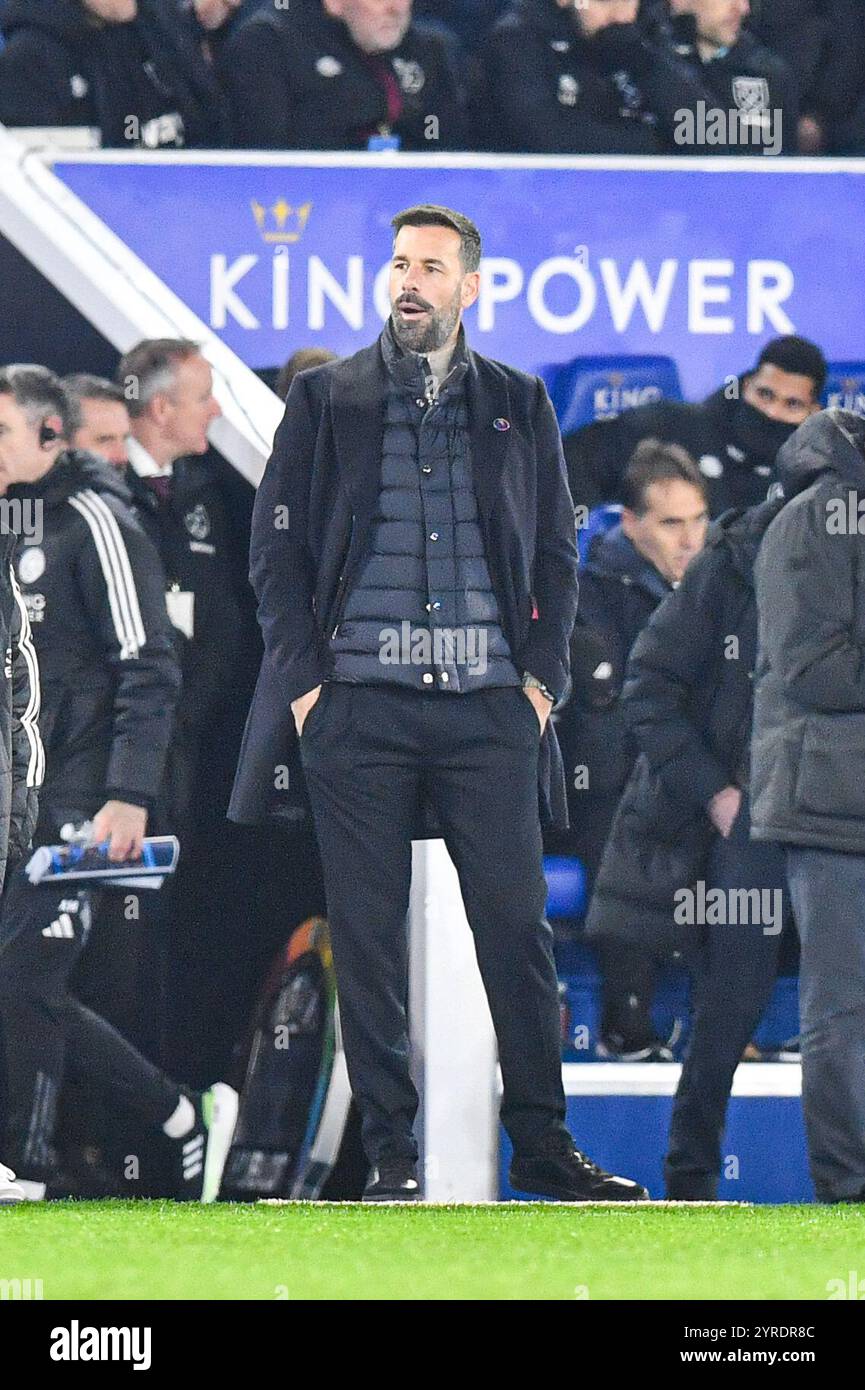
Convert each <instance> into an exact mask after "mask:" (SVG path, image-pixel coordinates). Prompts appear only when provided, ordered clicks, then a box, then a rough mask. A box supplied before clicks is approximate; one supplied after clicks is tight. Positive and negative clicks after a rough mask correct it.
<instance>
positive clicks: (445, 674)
mask: <svg viewBox="0 0 865 1390" xmlns="http://www.w3.org/2000/svg"><path fill="white" fill-rule="evenodd" d="M449 680H450V676H449V675H448V673H447V671H442V684H445V683H446V682H447V681H449Z"/></svg>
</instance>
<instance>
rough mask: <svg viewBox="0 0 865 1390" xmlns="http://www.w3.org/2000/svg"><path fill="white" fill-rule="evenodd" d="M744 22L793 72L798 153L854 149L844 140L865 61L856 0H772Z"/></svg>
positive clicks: (864, 37)
mask: <svg viewBox="0 0 865 1390" xmlns="http://www.w3.org/2000/svg"><path fill="white" fill-rule="evenodd" d="M748 24H749V28H750V29H752V30H753V32H754V34H755V35H756V36H757V38H758V39H759V40H760V41H761V42H762V43H764V44H765V45H766V46H767V47H768V48H770V49H771V50H772V51H773V52H774V53H775V54H776V56H777V57H778V58H780V59H782V61H783V62H785V63H786V64H787V66H788V68H789V69H790V71H791V73H792V75H793V79H794V81H795V83H796V86H797V89H798V91H799V123H798V136H799V152H800V154H827V153H828V154H834V153H838V154H844V153H852V151H851V150H847V149H845V148H844V141H845V136H849V133H850V130H849V125H848V118H849V117H851V116H852V115H853V113H854V111H855V109H856V106H857V103H858V100H859V97H860V94H861V92H862V72H863V66H865V64H863V59H865V28H863V25H862V9H861V5H860V4H859V0H773V3H772V4H771V5H761V6H760V7H759V9H758V10H757V12H756V13H755V14H753V15H752V16H751V18H750V20H749V22H748Z"/></svg>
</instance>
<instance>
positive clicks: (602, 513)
mask: <svg viewBox="0 0 865 1390" xmlns="http://www.w3.org/2000/svg"><path fill="white" fill-rule="evenodd" d="M621 519H622V504H621V502H602V503H601V505H600V506H599V507H593V508H592V510H591V511H590V512H589V519H588V521H587V522H586V524H585V526H579V527H578V528H577V548H578V550H579V552H580V564H581V565H584V564H585V563H586V560H587V559H588V558H589V551H590V550H591V548H592V541H593V540H594V539H595V536H600V535H603V534H604V532H606V531H612V529H613V527H614V526H618V524H619V522H620V521H621Z"/></svg>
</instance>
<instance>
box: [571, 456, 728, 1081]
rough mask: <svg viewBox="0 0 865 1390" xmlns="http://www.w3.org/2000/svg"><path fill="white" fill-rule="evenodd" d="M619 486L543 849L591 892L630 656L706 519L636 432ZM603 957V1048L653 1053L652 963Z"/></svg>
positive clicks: (618, 779) (589, 609)
mask: <svg viewBox="0 0 865 1390" xmlns="http://www.w3.org/2000/svg"><path fill="white" fill-rule="evenodd" d="M623 492H624V496H625V507H624V510H623V512H622V520H621V523H620V524H619V525H618V526H616V527H614V528H613V530H611V531H608V532H607V533H606V534H604V535H601V536H599V537H598V538H597V539H596V540H595V542H594V544H593V545H592V548H591V550H590V552H589V556H588V560H587V562H586V564H585V565H584V567H583V569H582V571H581V574H580V612H579V617H578V620H577V625H576V627H575V628H574V636H573V639H572V643H571V646H572V669H574V670H575V671H576V672H579V671H580V670H581V667H582V665H583V662H582V661H581V655H582V650H583V647H584V645H585V642H586V638H587V637H588V638H589V639H590V641H591V639H594V642H593V643H592V649H593V652H594V655H593V658H592V659H593V661H594V662H595V667H594V674H593V677H592V679H591V680H590V681H585V680H583V681H579V680H578V679H577V678H576V677H575V682H574V690H573V692H572V694H571V696H570V698H569V699H568V701H567V703H566V705H565V707H564V709H563V710H562V711H561V713H560V714H558V715H557V725H556V728H557V732H558V734H559V735H560V738H561V743H562V753H563V757H564V760H565V767H566V769H567V778H568V786H569V791H568V801H569V812H570V821H571V827H572V828H571V830H569V831H568V832H567V835H566V836H564V837H559V838H557V840H556V842H555V843H554V844H553V846H552V847H553V848H555V849H557V850H559V851H561V850H562V849H564V848H567V850H568V851H569V852H570V853H574V854H577V855H578V856H579V857H580V859H581V860H582V862H583V864H584V866H585V867H586V869H587V872H588V886H589V891H590V892H591V890H592V887H593V885H594V879H595V875H596V873H597V870H598V865H599V863H600V860H601V855H602V853H603V849H604V845H605V843H606V839H607V835H608V834H609V830H610V825H611V823H612V820H613V815H614V814H615V810H616V806H617V804H618V800H619V797H620V796H621V794H622V791H623V790H624V787H625V784H626V782H627V780H628V777H629V775H630V772H631V768H632V767H633V764H634V759H635V757H636V754H637V750H636V748H635V747H634V745H633V741H632V739H631V737H630V734H629V732H628V730H627V727H626V723H625V718H624V714H623V712H622V707H621V699H620V696H621V691H622V685H623V683H624V679H625V668H626V666H627V662H628V657H629V655H630V652H631V648H632V647H633V645H634V642H635V641H636V640H637V637H638V636H639V634H640V632H642V630H643V628H644V627H645V625H646V623H647V622H648V620H649V618H650V617H651V616H652V613H653V612H654V611H655V609H656V608H657V606H658V604H659V603H661V601H662V600H663V599H664V598H666V596H667V595H668V594H670V593H672V592H673V588H674V587H675V586H676V585H677V584H679V583H680V582H681V579H682V576H683V575H684V573H685V571H686V569H687V567H688V565H689V564H690V563H691V561H692V560H693V559H694V556H695V555H697V554H698V553H699V551H700V550H701V548H702V545H703V541H704V539H705V535H706V527H707V525H708V521H709V514H708V510H707V506H706V488H705V482H704V479H703V477H702V475H701V474H700V472H699V470H698V469H697V466H696V464H695V463H694V461H693V459H692V458H690V457H689V456H688V455H687V454H686V453H685V451H684V449H681V448H679V446H678V445H676V444H661V443H659V442H658V441H657V440H655V439H644V440H643V442H642V443H641V444H639V445H638V446H637V448H636V450H635V452H634V457H633V458H632V459H631V461H630V463H629V464H628V468H627V472H626V474H625V480H624V487H623ZM598 644H600V645H599V646H598ZM600 958H601V969H602V976H603V1008H602V1022H601V1034H602V1045H603V1047H604V1049H605V1050H606V1052H607V1053H608V1054H610V1055H614V1056H616V1057H617V1058H621V1060H623V1061H648V1060H657V1059H658V1057H659V1056H660V1054H661V1052H662V1051H663V1049H662V1045H661V1042H660V1040H659V1039H657V1038H655V1036H654V1033H653V1031H652V1028H651V1024H650V1020H649V1017H648V1004H647V1001H648V999H649V997H650V994H651V988H650V983H651V982H650V980H647V979H646V976H647V973H650V970H651V967H650V966H647V963H646V958H645V953H644V952H643V951H640V950H636V949H635V948H634V947H632V946H630V945H629V944H628V943H621V942H619V941H614V942H611V943H609V944H608V945H606V946H605V947H604V948H603V949H602V950H601V952H600ZM664 1055H665V1056H666V1054H664Z"/></svg>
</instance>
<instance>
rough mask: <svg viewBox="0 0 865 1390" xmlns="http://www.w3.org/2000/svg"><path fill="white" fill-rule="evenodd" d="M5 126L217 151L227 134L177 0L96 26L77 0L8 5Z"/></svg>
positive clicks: (153, 0)
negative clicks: (96, 132) (89, 131)
mask: <svg viewBox="0 0 865 1390" xmlns="http://www.w3.org/2000/svg"><path fill="white" fill-rule="evenodd" d="M3 36H4V38H5V40H6V47H5V48H4V49H3V51H2V52H0V121H3V122H4V123H5V124H6V125H11V126H98V127H99V128H100V130H101V132H102V144H103V145H104V146H106V147H116V148H120V149H129V148H130V147H132V148H134V147H136V146H138V147H140V148H144V149H157V148H180V147H190V146H197V147H199V148H201V147H204V148H208V147H210V148H217V149H218V148H221V147H222V146H224V145H225V144H226V143H227V140H228V131H227V127H226V125H225V123H224V120H223V114H222V113H223V102H222V97H221V95H220V92H219V89H218V87H217V84H216V79H215V77H214V75H213V73H212V72H211V70H210V68H209V67H208V65H207V63H206V62H205V60H204V56H203V53H202V51H201V46H200V41H199V36H198V34H197V32H196V30H195V28H194V26H193V25H192V23H191V20H190V18H189V16H188V15H186V14H183V13H182V12H181V11H180V9H179V6H178V4H177V3H176V0H138V17H137V19H135V20H133V21H132V22H131V23H128V24H100V23H99V22H98V21H96V20H95V19H94V18H93V17H92V16H89V15H88V13H87V11H86V10H85V9H84V6H83V4H81V3H80V0H8V4H7V5H6V8H5V12H4V17H3Z"/></svg>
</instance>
